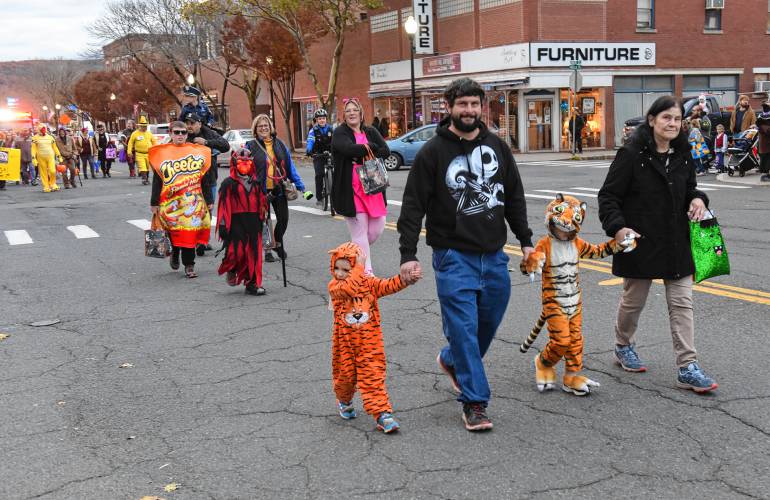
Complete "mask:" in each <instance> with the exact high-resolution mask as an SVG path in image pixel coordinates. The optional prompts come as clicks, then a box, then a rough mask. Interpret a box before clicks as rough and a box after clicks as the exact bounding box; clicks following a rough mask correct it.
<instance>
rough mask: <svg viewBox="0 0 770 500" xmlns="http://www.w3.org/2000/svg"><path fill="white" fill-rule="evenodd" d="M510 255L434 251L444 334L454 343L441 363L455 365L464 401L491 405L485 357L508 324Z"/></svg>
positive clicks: (442, 356)
mask: <svg viewBox="0 0 770 500" xmlns="http://www.w3.org/2000/svg"><path fill="white" fill-rule="evenodd" d="M508 260H509V259H508V255H506V254H505V252H503V250H502V249H500V250H498V251H497V252H491V253H473V252H463V251H460V250H455V249H452V248H449V249H442V248H434V249H433V271H434V272H435V275H436V290H437V292H438V298H439V302H440V304H441V320H442V324H443V328H444V336H445V337H446V339H447V341H448V342H449V345H448V346H446V347H444V348H443V349H442V350H441V354H440V355H441V360H442V361H443V362H444V364H446V365H447V366H451V367H454V369H455V375H456V376H457V382H458V383H459V384H460V389H461V393H460V397H459V398H458V399H457V400H458V401H460V402H463V403H483V404H486V403H487V402H488V401H489V397H490V390H489V382H487V375H486V373H485V372H484V364H483V362H482V358H483V357H484V354H486V352H487V349H489V345H490V344H491V343H492V339H493V338H494V337H495V332H497V327H498V326H500V322H501V321H502V320H503V315H504V314H505V309H506V307H507V306H508V299H509V298H510V296H511V278H510V276H509V275H508Z"/></svg>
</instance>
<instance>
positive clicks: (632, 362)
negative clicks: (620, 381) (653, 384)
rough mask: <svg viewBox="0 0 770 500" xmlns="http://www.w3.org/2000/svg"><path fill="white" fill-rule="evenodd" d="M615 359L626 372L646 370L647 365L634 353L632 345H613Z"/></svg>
mask: <svg viewBox="0 0 770 500" xmlns="http://www.w3.org/2000/svg"><path fill="white" fill-rule="evenodd" d="M615 360H616V361H617V362H618V364H619V365H620V366H621V367H622V368H623V369H624V370H625V371H627V372H646V371H647V367H646V366H644V363H643V362H642V360H641V359H639V355H638V354H636V350H635V349H634V345H633V344H631V345H617V344H616V345H615Z"/></svg>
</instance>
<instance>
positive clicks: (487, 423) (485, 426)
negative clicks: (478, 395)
mask: <svg viewBox="0 0 770 500" xmlns="http://www.w3.org/2000/svg"><path fill="white" fill-rule="evenodd" d="M463 422H464V423H465V428H466V429H468V430H469V431H486V430H489V429H491V428H492V420H490V419H489V417H488V416H487V409H486V408H484V405H483V404H481V403H463Z"/></svg>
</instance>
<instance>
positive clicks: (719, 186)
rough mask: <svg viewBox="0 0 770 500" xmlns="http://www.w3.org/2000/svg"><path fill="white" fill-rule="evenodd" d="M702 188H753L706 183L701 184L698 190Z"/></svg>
mask: <svg viewBox="0 0 770 500" xmlns="http://www.w3.org/2000/svg"><path fill="white" fill-rule="evenodd" d="M701 186H706V187H713V188H728V189H751V186H735V185H733V184H725V183H722V184H708V183H706V182H699V183H698V188H699V189H700V187H701Z"/></svg>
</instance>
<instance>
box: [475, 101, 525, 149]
mask: <svg viewBox="0 0 770 500" xmlns="http://www.w3.org/2000/svg"><path fill="white" fill-rule="evenodd" d="M517 97H518V94H517V92H516V91H509V90H502V91H497V92H490V93H488V94H487V102H486V103H485V110H486V111H485V113H484V118H483V119H484V122H486V124H487V126H488V127H489V130H490V132H492V133H494V134H495V135H497V136H498V137H500V138H501V139H502V140H503V141H505V143H506V144H508V145H509V146H510V147H511V148H512V149H514V150H517V149H519V145H518V141H517V140H516V138H517V133H516V123H517V120H516V116H517V111H518V99H517Z"/></svg>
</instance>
